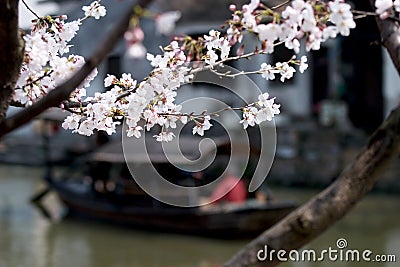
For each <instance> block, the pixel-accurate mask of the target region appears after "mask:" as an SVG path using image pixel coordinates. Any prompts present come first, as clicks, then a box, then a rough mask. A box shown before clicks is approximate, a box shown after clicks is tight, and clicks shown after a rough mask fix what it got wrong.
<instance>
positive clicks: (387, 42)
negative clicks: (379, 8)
mask: <svg viewBox="0 0 400 267" xmlns="http://www.w3.org/2000/svg"><path fill="white" fill-rule="evenodd" d="M370 3H371V5H372V6H374V3H375V0H370ZM376 24H377V25H378V29H379V31H380V33H381V38H382V44H383V46H384V47H385V48H386V49H387V51H388V52H389V55H390V58H391V59H392V62H393V64H394V66H395V68H396V70H397V73H398V74H399V75H400V35H399V32H400V26H399V22H398V21H394V20H391V19H385V20H382V19H380V18H379V17H376Z"/></svg>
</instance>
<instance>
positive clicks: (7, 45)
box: [0, 0, 24, 123]
mask: <svg viewBox="0 0 400 267" xmlns="http://www.w3.org/2000/svg"><path fill="white" fill-rule="evenodd" d="M18 2H19V1H18V0H0V14H1V15H0V40H1V42H0V123H1V122H2V121H3V120H4V119H5V116H6V113H7V109H8V107H9V104H10V101H11V96H12V94H13V92H14V88H15V83H16V82H17V79H18V74H19V69H20V66H21V63H22V58H23V50H24V48H23V44H22V43H23V42H22V41H21V40H22V38H20V36H19V30H18Z"/></svg>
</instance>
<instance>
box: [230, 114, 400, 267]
mask: <svg viewBox="0 0 400 267" xmlns="http://www.w3.org/2000/svg"><path fill="white" fill-rule="evenodd" d="M399 143H400V107H398V108H396V109H395V110H393V111H392V113H391V114H390V116H389V117H388V118H387V119H386V120H385V121H384V122H383V124H382V125H381V126H380V128H378V130H376V131H375V133H374V134H373V135H372V136H371V139H370V141H369V143H368V145H367V147H366V148H364V149H363V151H362V152H361V153H360V154H359V155H358V156H357V158H356V160H355V161H354V162H353V164H352V165H350V166H349V167H348V168H347V169H345V170H344V171H343V172H342V173H341V175H340V176H339V178H338V179H337V180H336V181H335V182H333V183H332V184H331V185H330V186H329V187H328V188H326V189H325V190H324V191H322V192H321V193H319V194H318V195H317V196H315V197H314V198H312V199H311V200H310V201H308V202H307V203H305V204H304V205H302V206H301V207H299V208H298V209H296V210H295V211H293V212H292V213H290V214H289V215H288V216H287V217H285V218H284V219H282V220H281V221H280V222H278V223H277V224H276V225H275V226H273V227H272V228H270V229H269V230H267V231H265V232H264V233H263V234H261V235H260V236H259V237H257V238H256V239H254V240H253V241H252V242H251V243H249V244H248V245H247V246H245V247H244V248H243V249H242V250H241V251H239V252H238V253H237V254H236V255H234V256H233V257H232V258H231V259H230V260H229V261H228V262H227V263H226V264H225V266H229V267H232V266H276V265H277V264H279V261H278V260H277V259H276V258H275V259H274V261H273V262H259V261H258V260H257V251H259V250H262V249H264V246H265V245H267V246H268V248H269V249H275V250H276V251H277V250H280V249H284V250H286V251H289V250H291V249H298V248H300V247H302V246H303V245H305V244H307V243H308V242H310V241H311V240H312V239H314V238H315V237H317V236H318V235H320V234H321V233H322V232H323V231H325V230H326V229H327V228H328V227H329V226H331V225H332V224H333V223H335V222H336V221H338V220H339V219H341V218H342V217H343V216H344V215H345V214H346V213H347V212H349V211H350V209H351V208H352V207H353V206H354V205H355V204H356V203H357V202H358V201H359V200H360V199H361V198H362V197H363V196H364V195H365V194H366V193H367V192H369V191H370V190H371V189H372V187H373V185H374V184H375V182H376V181H377V180H378V178H379V177H380V176H381V174H382V173H381V171H382V170H384V169H385V167H386V166H387V165H388V163H389V162H390V161H391V160H392V159H393V158H394V157H395V156H397V155H398V154H399V148H400V146H399Z"/></svg>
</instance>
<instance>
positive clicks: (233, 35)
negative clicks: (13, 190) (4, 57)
mask: <svg viewBox="0 0 400 267" xmlns="http://www.w3.org/2000/svg"><path fill="white" fill-rule="evenodd" d="M398 1H399V0H396V1H394V2H392V1H389V2H391V5H390V6H389V5H388V4H387V3H386V2H388V1H386V0H378V1H376V3H377V4H378V5H379V8H378V9H379V11H382V10H383V11H382V12H390V9H393V8H394V9H396V7H397V6H396V3H397V2H398ZM377 7H378V6H377ZM229 8H230V10H231V11H232V19H230V20H228V21H227V27H226V33H222V32H221V31H217V30H210V31H209V32H208V34H205V35H203V36H201V37H198V38H196V39H194V38H192V37H190V36H184V37H175V38H174V40H173V41H172V42H171V43H170V44H169V45H167V46H166V47H163V48H162V53H161V54H159V55H153V54H148V53H147V54H146V48H145V47H144V46H143V44H142V42H143V40H144V37H145V36H144V33H143V31H142V29H141V27H140V23H139V22H140V18H141V17H146V16H147V17H152V18H154V20H155V26H156V28H157V29H158V31H159V32H160V33H161V34H164V35H170V34H171V32H172V31H173V28H174V26H175V23H176V21H177V20H178V19H179V18H180V16H181V14H180V12H178V11H171V12H166V13H163V14H152V13H151V12H150V11H146V10H143V9H141V8H135V14H134V16H133V17H132V20H131V27H130V29H129V30H128V31H127V32H126V34H125V40H126V43H127V53H128V54H129V55H131V56H133V57H143V56H146V58H147V60H148V61H149V62H150V64H151V65H152V66H153V68H154V69H153V70H152V71H151V73H150V74H149V76H148V77H147V78H146V79H144V80H143V81H141V82H138V81H136V80H134V79H132V75H131V74H127V73H124V74H123V75H122V77H120V78H118V77H116V76H114V75H108V76H107V77H106V78H105V80H104V86H105V87H108V88H110V87H111V89H110V90H108V91H106V92H104V93H96V94H95V95H94V96H90V97H88V96H86V90H85V88H86V87H88V86H89V82H90V81H91V80H92V79H93V78H94V76H95V75H96V73H92V74H91V75H89V77H87V78H86V80H85V81H84V82H83V83H82V85H80V86H79V87H78V88H77V89H76V90H75V91H74V92H73V93H72V94H71V96H70V99H69V100H68V101H67V102H65V103H64V105H63V107H64V108H65V109H67V110H69V111H70V112H71V115H69V116H68V117H67V118H66V119H65V121H64V122H63V124H62V126H63V127H64V128H66V129H71V130H73V132H76V133H79V134H83V135H91V134H93V132H94V131H95V130H101V131H105V132H106V133H108V134H112V133H114V132H115V131H116V127H117V125H119V124H120V123H121V120H122V119H125V120H126V123H127V126H128V130H127V135H128V136H135V137H140V136H141V135H142V134H143V133H144V131H146V130H147V131H149V130H150V129H152V128H153V127H154V126H156V125H158V126H161V129H162V130H161V132H160V133H159V134H157V135H155V136H154V137H155V138H156V139H157V140H158V141H170V140H172V138H173V137H174V134H173V132H172V129H174V128H176V127H177V123H182V124H186V123H189V122H193V123H194V127H193V130H192V132H193V134H198V135H204V131H206V130H208V129H210V127H211V126H212V124H211V117H212V116H211V115H212V114H207V113H206V112H203V113H201V114H193V113H190V114H186V113H182V112H181V108H182V107H181V106H180V105H177V104H175V98H176V95H177V89H178V88H179V87H180V86H182V85H183V84H184V83H186V82H188V81H190V80H191V79H192V78H193V75H194V73H196V72H198V71H201V70H203V69H205V68H208V69H211V70H212V71H213V72H214V73H215V74H217V75H225V74H223V73H218V70H217V68H214V67H216V66H220V65H222V64H224V63H226V62H228V61H230V60H238V59H241V58H249V57H251V56H253V55H257V54H269V53H273V52H274V47H275V46H277V45H281V44H284V45H285V46H286V47H287V48H289V49H292V50H293V51H294V52H295V53H296V54H298V53H300V50H301V49H300V48H301V44H302V42H301V39H302V38H304V39H305V50H307V51H309V50H311V49H313V50H318V49H319V48H320V46H321V43H322V42H325V41H326V40H328V39H329V38H335V37H336V36H337V35H339V34H340V35H343V36H347V35H349V33H350V29H352V28H354V27H355V22H354V19H353V14H352V12H351V7H350V5H349V4H347V3H345V2H344V1H342V0H334V1H329V2H325V1H318V0H293V1H291V2H290V3H288V4H286V5H282V6H281V7H279V8H271V7H267V6H265V5H264V4H262V3H261V2H260V0H251V1H250V3H248V4H246V5H243V6H242V7H241V9H238V8H237V7H236V6H235V5H231V6H230V7H229ZM82 10H83V11H84V12H85V17H83V18H81V19H78V20H76V21H71V22H66V19H67V18H66V16H58V17H46V18H39V19H38V20H36V22H35V24H34V27H33V28H32V32H31V34H29V35H26V36H25V37H24V38H25V41H26V53H25V60H24V63H23V66H22V68H21V75H20V78H19V81H18V84H17V88H16V90H15V95H14V100H15V101H17V102H20V103H22V104H26V105H29V104H31V103H33V102H35V101H36V100H37V99H39V98H40V97H42V96H44V95H46V93H47V92H49V91H50V90H52V89H53V88H55V86H56V85H57V84H59V83H60V82H62V81H64V80H66V79H67V78H68V77H70V76H71V74H72V73H74V72H75V71H76V70H78V69H79V68H80V67H81V66H82V65H83V64H84V59H83V58H82V57H81V56H78V55H67V53H68V52H69V48H70V45H69V42H70V41H71V40H72V38H73V37H74V36H75V35H76V33H77V31H78V30H79V27H80V25H81V23H82V21H83V20H85V19H87V18H89V17H94V18H95V19H99V18H100V17H102V16H104V15H106V9H105V8H104V7H103V6H102V5H101V4H100V0H97V1H94V2H93V3H92V4H90V5H89V6H85V7H83V8H82ZM396 11H397V9H396ZM377 12H378V11H377ZM248 33H250V34H253V35H255V36H256V38H257V39H258V41H259V44H258V45H257V46H256V48H255V49H254V51H253V52H250V53H248V54H244V45H243V44H242V45H240V44H241V43H243V39H244V38H247V37H246V36H247V34H248ZM235 45H237V46H240V47H239V49H238V50H237V52H236V54H233V49H232V48H233V47H234V46H235ZM195 61H196V64H192V65H191V67H189V64H188V63H191V62H195ZM197 61H200V64H199V63H198V62H197ZM295 66H298V69H299V72H300V73H303V72H304V71H305V70H306V69H307V67H308V64H307V57H306V56H301V58H300V59H296V56H294V57H292V58H291V59H289V60H288V61H287V62H277V63H276V64H275V65H271V64H268V63H267V62H265V63H262V64H261V66H260V68H259V69H258V70H255V71H244V70H243V71H242V72H240V73H239V74H235V75H244V74H248V73H255V74H259V75H261V76H262V77H263V78H265V79H266V80H273V79H275V78H276V77H280V80H281V81H282V82H284V81H285V80H286V79H290V78H292V77H293V75H294V74H295V72H296V69H295ZM235 75H226V76H232V77H234V76H235ZM279 108H280V105H279V104H276V103H275V98H269V94H268V93H264V94H261V95H260V96H259V97H258V101H256V102H254V103H251V104H248V105H247V106H245V107H242V108H239V109H240V110H241V111H242V113H243V120H241V121H240V123H242V125H243V127H244V128H247V127H248V126H254V125H256V124H260V123H261V122H263V121H266V120H268V121H269V120H272V119H273V118H274V116H275V115H277V114H279V113H280V111H279ZM235 109H238V108H235Z"/></svg>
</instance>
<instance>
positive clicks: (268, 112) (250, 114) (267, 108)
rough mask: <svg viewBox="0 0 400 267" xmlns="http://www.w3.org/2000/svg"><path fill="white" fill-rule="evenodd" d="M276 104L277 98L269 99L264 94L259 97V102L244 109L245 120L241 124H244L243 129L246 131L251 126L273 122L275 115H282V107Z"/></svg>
mask: <svg viewBox="0 0 400 267" xmlns="http://www.w3.org/2000/svg"><path fill="white" fill-rule="evenodd" d="M274 102H275V97H273V98H269V94H268V93H264V94H261V95H259V96H258V102H255V103H253V104H251V105H248V106H246V107H244V108H242V110H243V120H241V121H240V123H242V124H243V128H244V129H246V128H247V127H248V126H249V125H250V126H254V125H255V124H260V123H262V122H264V121H271V120H272V118H273V117H275V115H278V114H279V113H280V111H279V108H280V105H279V104H276V103H274Z"/></svg>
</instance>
